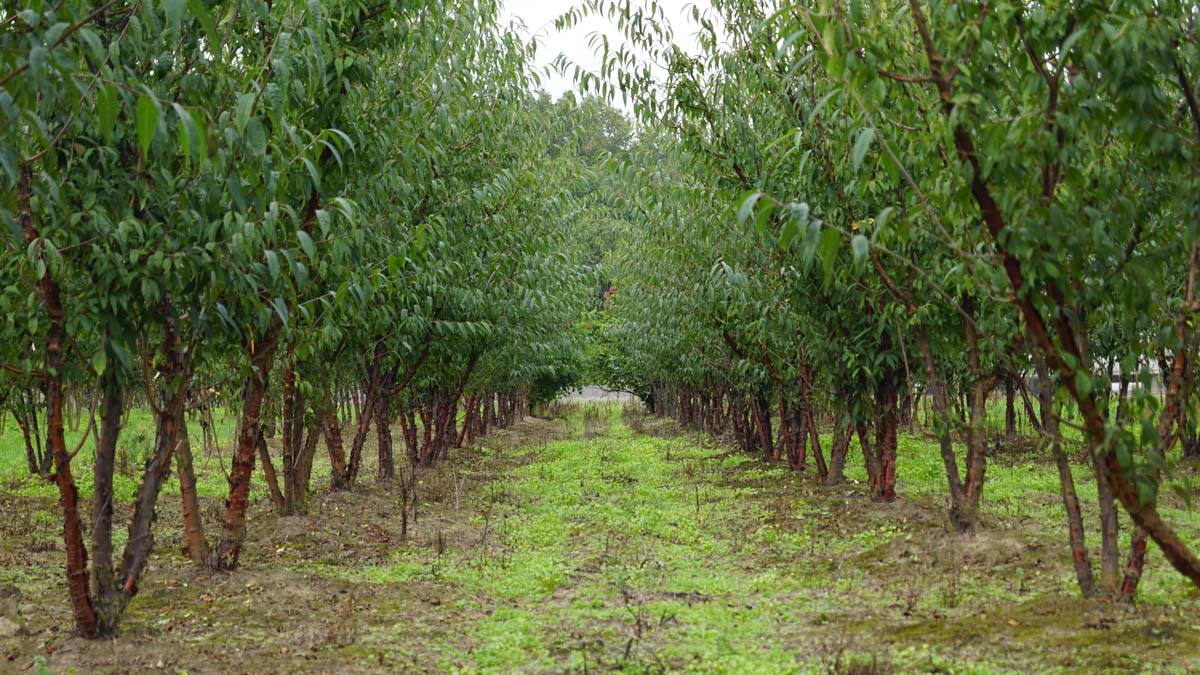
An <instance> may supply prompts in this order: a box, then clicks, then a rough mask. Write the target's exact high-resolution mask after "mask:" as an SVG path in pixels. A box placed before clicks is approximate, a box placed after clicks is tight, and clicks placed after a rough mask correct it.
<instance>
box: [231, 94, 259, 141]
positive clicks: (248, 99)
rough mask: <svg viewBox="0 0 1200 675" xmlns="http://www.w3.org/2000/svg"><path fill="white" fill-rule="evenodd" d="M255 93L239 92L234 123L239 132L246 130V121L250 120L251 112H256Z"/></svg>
mask: <svg viewBox="0 0 1200 675" xmlns="http://www.w3.org/2000/svg"><path fill="white" fill-rule="evenodd" d="M254 99H255V96H254V94H253V93H249V92H247V93H243V94H238V102H237V111H236V112H235V113H234V117H233V125H234V128H235V129H237V131H238V133H239V134H240V133H243V132H245V131H246V123H248V122H249V121H250V114H251V113H253V112H254Z"/></svg>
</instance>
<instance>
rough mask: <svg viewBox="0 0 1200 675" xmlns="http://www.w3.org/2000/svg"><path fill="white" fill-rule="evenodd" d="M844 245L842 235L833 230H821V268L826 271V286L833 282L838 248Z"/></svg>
mask: <svg viewBox="0 0 1200 675" xmlns="http://www.w3.org/2000/svg"><path fill="white" fill-rule="evenodd" d="M841 245H842V235H841V234H840V233H838V231H837V230H835V229H833V228H825V229H823V230H821V244H820V249H821V266H822V267H823V268H824V269H825V284H826V285H827V286H828V285H829V283H830V282H831V281H833V261H834V258H835V256H837V250H838V247H840V246H841Z"/></svg>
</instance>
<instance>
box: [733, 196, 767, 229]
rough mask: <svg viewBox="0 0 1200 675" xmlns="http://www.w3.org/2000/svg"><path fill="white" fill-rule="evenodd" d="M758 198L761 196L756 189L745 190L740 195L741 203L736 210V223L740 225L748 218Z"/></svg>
mask: <svg viewBox="0 0 1200 675" xmlns="http://www.w3.org/2000/svg"><path fill="white" fill-rule="evenodd" d="M760 198H762V193H761V192H757V191H755V192H747V193H746V194H745V195H744V196H743V197H742V204H741V206H739V207H738V212H737V219H738V223H740V224H742V225H745V224H746V221H747V220H749V219H750V214H752V213H754V205H755V204H757V203H758V200H759V199H760Z"/></svg>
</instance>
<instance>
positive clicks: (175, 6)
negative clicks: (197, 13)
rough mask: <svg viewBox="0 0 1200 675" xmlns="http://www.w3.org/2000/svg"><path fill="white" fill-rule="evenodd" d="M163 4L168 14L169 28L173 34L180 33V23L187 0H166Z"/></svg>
mask: <svg viewBox="0 0 1200 675" xmlns="http://www.w3.org/2000/svg"><path fill="white" fill-rule="evenodd" d="M163 4H164V5H165V7H164V9H165V10H166V14H167V29H168V30H170V31H171V32H172V33H173V34H175V35H179V23H180V21H182V19H183V6H184V4H185V0H166V1H165V2H164V3H163Z"/></svg>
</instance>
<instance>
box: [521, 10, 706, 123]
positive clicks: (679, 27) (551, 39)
mask: <svg viewBox="0 0 1200 675" xmlns="http://www.w3.org/2000/svg"><path fill="white" fill-rule="evenodd" d="M578 2H579V0H505V2H504V15H505V16H506V17H507V18H506V19H504V23H505V24H507V23H509V21H508V19H511V18H514V17H515V18H519V19H521V20H522V21H524V23H525V27H526V29H527V31H528V34H534V35H537V36H538V37H539V38H540V39H539V40H538V43H539V46H538V52H537V64H536V65H537V68H538V72H539V73H541V71H542V69H543V68H544V66H546V65H548V64H549V63H550V62H552V61H553V60H554V58H555V57H556V56H558V54H560V53H562V54H565V55H566V56H567V58H568V59H570V60H571V61H572V62H574V63H577V64H579V65H580V66H583V67H585V68H587V69H589V70H593V71H595V70H597V69H598V68H599V66H600V61H599V59H598V58H597V57H596V56H595V54H594V53H593V51H592V48H591V47H589V46H588V37H589V36H590V35H591V34H592V33H596V32H600V33H605V34H607V35H608V36H609V43H610V44H612V45H614V47H615V45H617V44H621V42H623V40H622V39H621V36H620V33H619V31H617V28H616V26H615V25H614V24H613V23H611V22H609V21H608V19H606V18H601V17H595V16H589V17H586V18H585V19H584V20H583V21H581V22H579V23H578V24H576V26H575V27H574V28H572V29H570V30H568V31H566V32H562V33H560V32H558V31H556V30H555V29H554V20H555V19H556V18H558V17H559V16H561V15H562V14H563V13H564V12H566V11H567V10H568V9H570V8H571V7H572V6H573V5H575V4H577V3H578ZM634 4H635V6H636V5H637V2H636V0H635V3H634ZM693 4H695V0H658V5H659V6H660V7H661V8H662V9H663V12H664V13H665V14H666V16H667V19H668V20H670V22H671V27H672V30H673V31H674V33H675V39H676V41H677V42H679V43H680V46H681V47H683V48H684V49H685V50H688V51H694V50H693V49H691V47H692V44H691V43H692V40H691V34H692V33H694V32H695V28H694V27H693V25H692V21H691V6H692V5H693ZM702 6H707V4H706V3H702ZM542 88H543V89H545V90H546V91H548V92H550V94H551V95H552V96H554V98H558V97H559V96H561V95H562V94H563V92H565V91H569V90H571V89H573V88H574V83H573V82H572V80H571V74H570V72H568V73H567V76H566V77H565V78H564V77H559V76H558V74H557V73H555V74H552V75H551V77H550V79H548V80H547V79H545V76H544V75H543V82H542ZM615 103H616V104H618V105H620V99H619V98H618V99H617V100H616V101H615Z"/></svg>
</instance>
